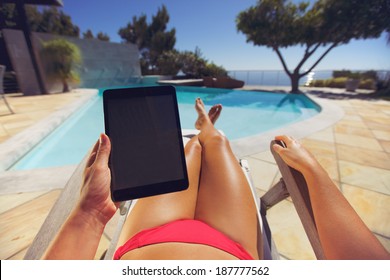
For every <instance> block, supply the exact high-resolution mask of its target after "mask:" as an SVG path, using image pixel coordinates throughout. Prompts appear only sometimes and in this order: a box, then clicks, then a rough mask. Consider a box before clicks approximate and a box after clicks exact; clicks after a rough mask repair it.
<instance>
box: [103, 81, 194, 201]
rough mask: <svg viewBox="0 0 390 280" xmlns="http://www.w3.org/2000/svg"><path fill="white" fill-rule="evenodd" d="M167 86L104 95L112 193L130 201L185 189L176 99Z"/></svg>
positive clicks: (183, 159) (185, 173) (185, 177)
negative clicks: (135, 198)
mask: <svg viewBox="0 0 390 280" xmlns="http://www.w3.org/2000/svg"><path fill="white" fill-rule="evenodd" d="M159 88H160V89H159ZM162 88H167V87H150V88H141V89H138V90H137V89H134V88H131V89H128V92H127V93H125V91H123V89H121V91H120V93H119V94H118V95H117V96H114V95H115V90H113V91H112V92H107V91H106V92H107V94H106V92H105V94H106V97H107V98H105V105H104V106H105V122H106V132H107V134H108V136H109V137H110V140H111V145H112V149H111V155H110V167H111V177H112V191H122V192H121V193H122V194H125V196H128V197H130V198H134V197H142V196H149V195H154V194H159V193H165V192H171V191H175V190H176V189H177V190H181V189H183V187H184V188H186V186H181V187H180V186H176V187H175V186H174V185H175V183H174V182H178V181H179V182H180V181H182V180H184V181H185V180H187V172H186V166H185V158H184V149H183V143H182V138H181V128H180V121H179V116H178V109H177V101H176V95H175V92H174V88H172V87H168V88H171V89H170V90H168V91H166V92H165V91H164V90H163V89H162ZM172 89H173V93H172V92H171V91H172ZM159 90H160V92H157V91H159ZM179 185H180V184H179ZM148 186H149V187H151V188H150V190H148ZM132 188H135V190H133V191H131V190H130V189H132ZM164 188H165V189H164ZM172 188H173V190H172ZM126 190H128V191H127V192H125V191H126ZM132 192H136V193H134V194H132ZM126 193H127V194H128V195H126ZM120 200H122V199H120Z"/></svg>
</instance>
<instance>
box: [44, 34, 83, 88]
mask: <svg viewBox="0 0 390 280" xmlns="http://www.w3.org/2000/svg"><path fill="white" fill-rule="evenodd" d="M41 54H42V56H43V58H44V61H45V70H46V73H47V75H48V77H49V78H51V79H53V80H59V81H60V82H61V83H62V86H63V89H62V92H68V91H70V86H69V83H70V82H78V81H79V79H80V78H79V75H78V73H76V72H75V70H74V69H75V67H76V66H78V65H79V64H80V62H81V54H80V50H79V48H78V47H77V46H76V45H75V44H73V43H71V42H69V41H67V40H65V39H54V40H51V41H48V42H44V43H43V46H42V50H41Z"/></svg>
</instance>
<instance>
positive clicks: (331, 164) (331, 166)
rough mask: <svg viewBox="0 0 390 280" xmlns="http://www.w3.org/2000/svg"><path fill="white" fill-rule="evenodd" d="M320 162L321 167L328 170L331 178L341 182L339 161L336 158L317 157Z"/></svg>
mask: <svg viewBox="0 0 390 280" xmlns="http://www.w3.org/2000/svg"><path fill="white" fill-rule="evenodd" d="M316 158H317V160H318V162H319V163H320V165H321V166H322V167H323V168H324V169H325V170H326V172H327V173H328V174H329V177H330V178H331V179H332V180H333V181H339V180H340V176H339V171H338V165H337V160H336V157H335V156H321V155H319V156H316Z"/></svg>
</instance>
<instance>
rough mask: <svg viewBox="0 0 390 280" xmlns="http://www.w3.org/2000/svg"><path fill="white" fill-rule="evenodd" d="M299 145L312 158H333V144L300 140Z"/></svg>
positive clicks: (306, 139)
mask: <svg viewBox="0 0 390 280" xmlns="http://www.w3.org/2000/svg"><path fill="white" fill-rule="evenodd" d="M300 142H301V144H302V145H303V146H304V147H305V148H306V149H308V150H309V151H310V152H311V153H312V154H313V155H314V156H316V157H317V156H334V155H335V146H334V144H333V143H329V142H326V141H319V140H313V139H308V138H305V139H302V140H301V141H300Z"/></svg>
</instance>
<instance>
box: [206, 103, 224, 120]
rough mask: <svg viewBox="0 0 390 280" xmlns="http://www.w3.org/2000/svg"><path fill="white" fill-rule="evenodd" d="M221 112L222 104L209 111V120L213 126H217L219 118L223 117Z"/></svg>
mask: <svg viewBox="0 0 390 280" xmlns="http://www.w3.org/2000/svg"><path fill="white" fill-rule="evenodd" d="M221 111H222V105H221V104H217V105H214V106H213V107H211V109H210V111H209V118H210V121H211V122H212V123H213V124H215V122H216V121H217V120H218V118H219V116H220V115H221Z"/></svg>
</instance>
